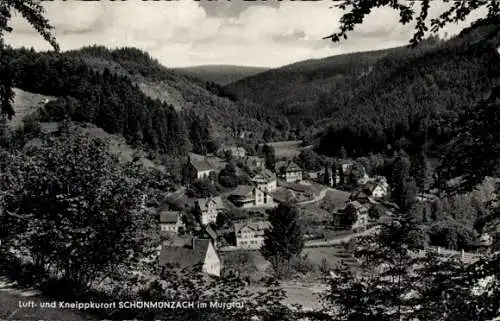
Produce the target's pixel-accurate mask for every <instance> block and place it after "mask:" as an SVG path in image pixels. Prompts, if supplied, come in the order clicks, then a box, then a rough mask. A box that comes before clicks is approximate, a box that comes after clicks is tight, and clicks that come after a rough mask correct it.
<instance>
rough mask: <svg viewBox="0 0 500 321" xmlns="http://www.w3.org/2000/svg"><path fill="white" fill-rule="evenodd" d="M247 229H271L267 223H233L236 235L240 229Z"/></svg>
mask: <svg viewBox="0 0 500 321" xmlns="http://www.w3.org/2000/svg"><path fill="white" fill-rule="evenodd" d="M244 227H249V228H250V229H252V230H256V231H257V230H261V231H262V230H265V229H268V228H270V227H271V223H269V222H268V221H253V222H243V223H234V233H238V232H239V231H240V230H241V229H242V228H244Z"/></svg>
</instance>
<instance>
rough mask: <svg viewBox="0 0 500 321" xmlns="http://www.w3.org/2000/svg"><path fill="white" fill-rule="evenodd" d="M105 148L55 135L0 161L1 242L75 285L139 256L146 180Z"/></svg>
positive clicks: (78, 136) (96, 142) (99, 143)
mask: <svg viewBox="0 0 500 321" xmlns="http://www.w3.org/2000/svg"><path fill="white" fill-rule="evenodd" d="M107 148H108V147H107V145H106V143H105V142H104V141H102V140H100V139H92V138H89V137H87V136H86V135H84V134H81V133H63V134H62V136H61V137H57V138H54V137H47V138H45V140H44V142H43V144H42V146H41V147H39V148H35V149H33V150H30V151H28V152H27V153H21V152H16V153H14V154H11V155H4V157H3V158H2V166H1V174H2V175H1V179H0V186H1V188H0V189H1V190H2V193H1V197H0V204H1V207H2V210H3V213H4V215H2V224H3V225H5V226H8V227H9V228H8V231H7V232H8V233H7V234H6V235H3V239H2V244H3V245H4V246H7V247H15V248H17V249H18V250H19V251H21V253H24V254H25V255H26V256H27V257H29V258H30V259H31V260H32V261H33V262H34V264H35V265H36V266H38V267H40V268H42V269H44V270H47V271H48V272H51V273H55V274H56V275H61V276H62V278H64V279H66V280H71V281H73V282H75V283H79V284H83V285H88V284H89V283H90V282H92V281H94V280H96V279H97V277H98V276H103V275H105V276H106V275H109V274H112V273H114V272H115V270H116V268H117V267H118V266H119V265H120V264H122V263H124V262H125V261H126V260H127V259H128V258H129V257H130V255H131V254H133V253H134V252H135V251H139V252H140V251H142V247H141V246H142V244H143V238H142V236H141V235H143V234H142V233H144V232H146V231H147V230H148V229H149V227H150V226H151V222H150V221H149V220H148V216H147V215H146V213H145V212H144V208H143V207H142V206H143V203H142V202H143V197H144V196H145V195H147V194H148V193H149V192H148V190H149V189H150V188H151V187H152V188H154V186H152V185H151V183H153V182H152V181H149V180H148V177H149V175H148V173H147V172H144V171H143V170H141V169H140V168H139V167H138V165H133V164H123V163H121V162H120V161H119V160H118V158H117V157H116V156H114V155H112V154H110V153H109V152H108V149H107Z"/></svg>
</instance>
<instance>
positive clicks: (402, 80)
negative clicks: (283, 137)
mask: <svg viewBox="0 0 500 321" xmlns="http://www.w3.org/2000/svg"><path fill="white" fill-rule="evenodd" d="M499 30H500V27H499V24H498V22H493V23H485V22H481V23H479V24H477V25H475V26H473V27H471V28H469V29H467V30H464V31H463V32H462V33H461V34H460V35H459V36H457V37H455V38H452V39H450V40H447V41H443V40H440V39H438V38H430V39H428V40H427V41H424V42H423V43H421V44H420V45H419V46H418V47H416V48H413V49H412V48H406V47H402V48H395V49H392V50H386V51H376V52H367V53H356V54H351V55H343V56H336V57H330V58H326V59H321V60H316V61H309V62H302V63H298V64H294V65H290V66H286V67H283V68H280V69H277V70H271V71H268V72H266V73H262V74H260V75H256V76H254V77H251V78H247V79H243V80H240V81H238V82H236V83H234V84H231V85H229V86H228V87H227V89H228V90H231V91H234V92H235V93H236V94H238V95H240V96H242V97H245V96H248V97H250V96H251V97H252V98H253V99H254V100H255V101H256V102H258V103H264V102H267V105H266V106H267V107H269V108H273V109H275V110H280V111H282V112H283V113H284V114H285V115H287V117H288V120H289V121H290V125H291V126H292V127H297V128H303V127H312V128H313V129H315V130H316V131H317V132H319V133H320V135H318V136H319V137H320V138H321V139H320V142H319V151H321V152H322V153H324V154H327V155H338V154H339V153H340V152H341V151H346V152H347V153H348V154H350V155H366V154H368V153H369V152H375V153H376V152H383V151H386V150H387V148H388V147H395V146H397V145H401V144H414V145H415V144H416V145H424V144H425V145H426V146H427V147H428V150H429V152H431V153H432V152H435V153H437V152H438V151H439V150H440V148H441V147H442V145H443V144H444V143H446V142H448V141H449V137H447V135H449V133H450V131H451V128H450V126H451V125H450V124H451V123H452V122H453V120H455V119H456V118H457V116H458V114H459V113H461V112H462V111H465V110H466V109H468V108H469V107H471V106H473V105H474V104H475V103H476V102H477V101H478V100H479V99H482V98H484V97H485V96H487V95H488V93H489V91H490V89H491V88H492V86H493V85H494V84H496V83H498V80H499V77H500V56H499V55H498V52H497V47H498V45H499V44H500V42H499V37H498V36H499V34H498V32H499ZM325 129H326V130H325ZM342 147H343V148H342Z"/></svg>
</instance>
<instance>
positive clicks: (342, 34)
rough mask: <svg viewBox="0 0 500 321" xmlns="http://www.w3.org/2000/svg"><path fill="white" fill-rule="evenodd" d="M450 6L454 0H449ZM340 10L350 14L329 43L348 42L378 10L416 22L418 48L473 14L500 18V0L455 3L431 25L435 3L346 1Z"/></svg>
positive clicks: (404, 21)
mask: <svg viewBox="0 0 500 321" xmlns="http://www.w3.org/2000/svg"><path fill="white" fill-rule="evenodd" d="M444 2H445V3H450V2H451V1H450V0H445V1H444ZM335 7H336V8H339V9H342V10H343V11H346V12H345V13H344V14H343V15H342V17H341V18H340V27H339V29H340V31H339V32H336V33H333V34H331V35H329V36H327V37H325V39H331V40H332V41H334V42H338V41H340V39H342V38H344V39H347V34H348V33H349V32H351V31H353V30H354V28H355V27H356V26H357V25H361V24H363V22H364V20H365V18H366V16H368V15H369V14H370V13H371V12H372V11H373V10H374V9H376V8H381V7H389V8H391V9H394V10H395V11H397V12H398V13H399V22H400V23H401V24H403V25H406V24H408V23H410V22H412V21H416V24H415V33H414V34H413V37H412V38H411V39H410V44H411V45H412V46H416V45H417V44H418V43H419V42H420V41H422V39H424V36H425V35H426V34H427V33H428V32H429V31H431V32H432V33H436V32H438V31H439V30H441V29H442V28H443V27H445V26H446V25H448V24H450V23H457V22H460V21H464V20H465V19H466V18H467V17H469V16H470V15H471V14H472V13H474V12H476V11H477V10H479V9H481V8H484V7H486V8H487V11H488V13H487V18H498V17H499V15H500V4H499V2H498V1H497V0H469V1H453V4H450V6H449V7H448V8H447V9H446V10H444V11H442V12H441V14H439V15H438V16H436V17H434V18H431V19H430V22H429V21H428V20H429V19H428V15H429V9H430V7H431V0H421V1H414V0H412V1H405V2H402V1H393V0H342V1H340V3H337V4H335Z"/></svg>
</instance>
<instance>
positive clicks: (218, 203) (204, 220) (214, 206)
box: [195, 196, 224, 225]
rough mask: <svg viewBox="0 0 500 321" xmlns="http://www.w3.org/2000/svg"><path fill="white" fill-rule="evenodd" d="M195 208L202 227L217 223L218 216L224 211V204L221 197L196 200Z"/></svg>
mask: <svg viewBox="0 0 500 321" xmlns="http://www.w3.org/2000/svg"><path fill="white" fill-rule="evenodd" d="M195 207H196V211H197V212H198V214H199V216H200V222H201V224H202V225H207V224H209V223H215V221H216V220H217V215H219V213H221V212H222V211H223V210H224V204H223V203H222V199H221V198H220V196H216V197H207V198H199V199H197V200H196V204H195Z"/></svg>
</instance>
